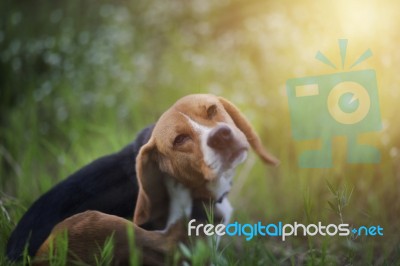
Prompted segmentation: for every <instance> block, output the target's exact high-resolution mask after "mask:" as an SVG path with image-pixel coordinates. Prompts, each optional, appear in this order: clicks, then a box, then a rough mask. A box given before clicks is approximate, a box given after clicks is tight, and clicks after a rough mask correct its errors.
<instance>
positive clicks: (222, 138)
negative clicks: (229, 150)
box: [207, 125, 233, 149]
mask: <svg viewBox="0 0 400 266" xmlns="http://www.w3.org/2000/svg"><path fill="white" fill-rule="evenodd" d="M232 141H233V134H232V130H231V129H230V128H229V127H228V126H226V125H220V126H218V127H216V128H214V129H213V130H212V131H211V132H210V135H209V136H208V140H207V145H208V146H210V147H211V148H214V149H223V148H226V147H227V145H229V144H231V143H232Z"/></svg>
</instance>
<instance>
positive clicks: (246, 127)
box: [218, 97, 279, 165]
mask: <svg viewBox="0 0 400 266" xmlns="http://www.w3.org/2000/svg"><path fill="white" fill-rule="evenodd" d="M218 99H219V101H220V102H221V103H222V105H223V106H224V108H225V110H226V111H227V112H228V114H229V115H230V116H231V118H232V119H233V122H235V125H236V126H237V127H238V128H239V129H240V130H241V131H242V132H243V133H244V135H245V136H246V138H247V141H248V142H249V143H250V145H251V147H252V148H253V149H254V151H255V152H256V153H257V154H258V156H260V158H261V159H262V160H263V161H264V162H265V163H268V164H272V165H278V164H279V160H278V159H276V158H275V157H274V156H272V155H271V154H269V153H268V152H267V150H266V149H265V148H264V147H263V145H262V143H261V140H260V137H259V136H258V135H257V133H256V132H255V131H254V129H253V127H252V126H251V124H250V122H249V121H248V120H247V119H246V117H244V115H242V113H241V112H240V110H239V109H238V108H237V107H236V106H235V105H233V104H232V103H231V102H229V101H228V100H226V99H224V98H222V97H218Z"/></svg>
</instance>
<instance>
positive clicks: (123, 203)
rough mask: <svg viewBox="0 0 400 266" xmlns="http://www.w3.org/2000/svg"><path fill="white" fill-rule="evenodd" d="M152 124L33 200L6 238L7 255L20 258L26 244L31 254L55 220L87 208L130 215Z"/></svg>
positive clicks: (122, 215)
mask: <svg viewBox="0 0 400 266" xmlns="http://www.w3.org/2000/svg"><path fill="white" fill-rule="evenodd" d="M153 127H154V126H150V127H147V128H145V129H144V130H142V131H141V132H140V133H139V134H138V137H137V138H136V140H135V141H134V142H133V143H131V144H130V145H128V146H126V147H125V148H124V149H122V150H121V151H120V152H118V153H115V154H112V155H108V156H105V157H102V158H99V159H97V160H95V161H93V162H92V163H90V164H89V165H87V166H85V167H84V168H82V169H80V170H79V171H77V172H76V173H74V174H72V175H71V176H70V177H68V178H67V179H66V180H64V181H62V182H61V183H59V184H58V185H56V186H55V187H54V188H52V189H51V190H50V191H48V192H47V193H46V194H44V195H43V196H41V197H40V198H39V199H38V200H36V201H35V202H34V203H33V204H32V206H31V207H30V208H29V210H28V211H27V212H26V213H25V214H24V216H23V217H22V218H21V220H20V221H19V223H18V225H17V227H16V228H15V229H14V231H13V233H12V234H11V236H10V239H9V240H8V245H7V256H8V258H9V259H11V260H17V259H19V258H20V257H21V256H22V253H23V250H24V247H25V245H26V244H27V245H28V254H29V255H30V256H34V255H35V253H36V251H37V250H38V248H39V247H40V245H41V244H42V243H43V242H44V241H45V239H46V238H47V237H48V235H49V234H50V232H51V230H52V229H53V227H54V226H55V225H56V224H57V223H59V222H61V221H62V220H64V219H65V218H67V217H70V216H72V215H74V214H77V213H80V212H84V211H86V210H98V211H101V212H104V213H108V214H112V215H116V216H120V217H132V216H133V212H134V209H135V203H136V198H137V194H138V184H137V178H136V170H135V164H134V162H135V158H136V156H137V154H138V153H139V150H140V148H141V147H142V146H143V145H144V144H146V143H147V142H148V140H149V139H150V136H151V132H152V130H153ZM149 229H151V228H149Z"/></svg>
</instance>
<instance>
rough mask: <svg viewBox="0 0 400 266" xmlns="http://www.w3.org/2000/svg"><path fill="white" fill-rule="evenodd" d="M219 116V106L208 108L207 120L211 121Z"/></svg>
mask: <svg viewBox="0 0 400 266" xmlns="http://www.w3.org/2000/svg"><path fill="white" fill-rule="evenodd" d="M216 114H217V106H216V105H215V104H213V105H211V106H210V107H208V108H207V118H208V119H211V118H213V117H214V116H215V115H216Z"/></svg>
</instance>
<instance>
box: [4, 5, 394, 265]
mask: <svg viewBox="0 0 400 266" xmlns="http://www.w3.org/2000/svg"><path fill="white" fill-rule="evenodd" d="M196 3H197V4H195V2H187V3H186V2H182V3H181V2H178V1H172V2H165V3H164V2H163V3H160V2H159V1H144V2H143V3H138V2H137V1H113V2H109V1H105V0H101V1H94V0H89V1H75V0H72V1H62V2H60V1H57V2H54V3H53V2H51V3H49V2H47V1H42V0H39V1H36V2H35V4H29V3H17V2H15V1H3V2H1V4H0V10H1V11H0V13H1V19H0V26H1V27H0V73H1V76H0V265H7V264H9V262H8V261H7V260H6V258H5V255H4V252H3V251H4V250H5V246H6V240H7V239H8V237H9V235H10V233H11V231H12V230H13V228H14V227H15V225H16V224H17V222H18V221H19V219H20V218H21V216H22V215H23V214H24V212H25V211H26V210H27V209H28V208H29V206H30V205H31V204H32V202H33V201H34V200H35V199H37V198H38V197H39V196H40V195H41V194H43V193H44V192H46V191H47V190H49V189H50V188H51V187H52V186H54V185H55V184H56V183H57V182H59V181H60V180H62V179H64V178H65V177H67V176H68V175H70V174H71V173H73V172H74V171H76V170H77V169H79V168H80V167H82V166H83V165H85V164H87V163H89V162H91V161H92V160H94V159H96V158H98V157H99V156H101V155H104V154H109V153H111V152H114V151H117V150H119V149H120V148H122V147H123V146H124V145H126V144H127V143H129V142H130V141H132V140H133V139H134V137H135V135H136V133H137V132H138V131H139V130H140V129H141V128H143V127H145V126H146V125H148V124H150V123H153V122H155V121H156V119H157V118H158V117H159V115H160V114H162V112H163V111H164V110H166V109H167V108H168V107H169V106H170V105H171V104H173V103H174V102H175V101H176V100H177V99H178V98H180V97H181V96H183V95H186V94H189V93H200V92H201V93H215V94H218V95H222V96H224V97H226V98H227V99H229V100H231V101H232V102H234V103H235V104H237V105H238V107H239V108H240V109H241V110H242V111H243V112H244V113H245V115H246V116H247V117H248V118H249V119H250V120H251V122H252V123H253V124H254V126H255V127H256V129H257V131H258V132H259V134H260V136H261V138H262V140H263V143H264V144H265V145H266V146H267V147H268V148H269V150H270V151H271V153H273V154H275V155H276V156H277V157H278V158H279V159H280V160H281V165H280V166H279V167H278V168H270V167H266V166H264V165H262V163H261V162H260V161H259V160H258V158H256V157H255V155H254V154H251V155H250V157H249V159H248V160H247V161H246V162H245V163H244V165H242V166H241V167H240V168H239V169H238V172H237V176H236V179H235V183H234V190H233V191H232V193H231V194H230V199H231V201H232V203H233V206H234V207H235V210H236V211H235V214H234V217H233V219H234V220H238V221H239V222H241V223H247V222H248V223H255V222H257V221H262V222H264V223H269V222H274V223H275V222H278V221H282V222H284V223H294V222H295V221H297V222H299V223H304V224H309V223H316V222H318V221H321V222H322V223H324V224H329V223H334V224H339V223H341V222H344V223H349V224H350V225H351V226H355V227H357V226H360V225H367V226H370V225H381V226H382V227H383V228H384V236H383V237H378V236H377V237H358V238H352V237H349V238H346V237H339V236H336V237H322V236H313V237H311V236H310V237H303V236H297V237H290V238H288V239H287V240H286V241H284V242H283V241H281V240H280V239H278V238H276V237H256V238H255V239H253V240H251V241H245V239H244V238H243V237H236V238H230V237H225V238H224V239H223V241H222V245H221V247H220V248H219V249H218V251H212V252H211V251H210V250H209V247H208V246H207V245H206V244H204V243H203V244H202V242H199V243H197V242H195V243H193V246H192V247H190V248H189V249H188V250H187V251H184V252H183V253H184V254H183V255H182V254H181V255H179V256H186V257H189V259H190V260H192V262H193V264H201V263H203V262H204V260H205V259H206V258H211V260H212V261H214V263H215V264H217V265H225V264H227V265H274V264H276V265H280V264H283V265H396V264H399V263H400V242H399V240H398V236H399V235H400V230H399V228H398V226H397V225H398V214H399V213H400V200H399V196H398V195H399V189H398V188H399V185H400V184H399V183H400V182H399V171H400V168H399V165H400V152H399V150H400V140H399V137H398V136H399V131H400V127H399V124H398V122H397V121H398V115H397V114H398V112H399V111H400V109H399V106H398V104H397V103H398V101H399V100H400V94H399V93H398V88H397V87H396V86H397V85H396V84H399V82H400V77H399V75H398V73H397V71H396V69H399V67H400V63H399V61H398V60H397V59H396V58H397V57H396V55H397V54H398V52H397V50H398V48H397V45H396V41H395V40H397V39H398V36H397V35H398V32H399V28H398V27H399V26H398V25H400V21H399V18H398V16H397V15H396V14H395V12H394V11H393V10H398V7H399V6H398V3H397V2H395V1H384V3H382V4H380V5H379V8H377V7H376V6H374V5H375V4H374V3H372V2H371V3H369V2H368V3H365V6H360V7H357V8H356V7H354V6H351V5H350V6H348V7H347V4H346V7H345V6H344V5H345V4H343V3H341V2H340V1H338V2H337V3H335V4H333V3H329V4H326V3H322V2H315V1H308V0H305V1H300V2H296V3H293V1H279V2H276V1H257V0H256V1H242V0H233V1H227V2H226V1H225V2H221V3H220V2H218V3H217V2H215V1H202V2H201V3H200V2H196ZM369 7H371V10H374V12H373V13H374V15H373V16H369V15H365V14H364V13H362V12H364V11H365V10H367V11H368V10H369V9H368V8H369ZM337 10H340V12H339V11H337ZM349 10H350V11H354V12H353V13H357V14H364V15H363V18H365V19H364V20H363V23H356V21H354V20H351V19H356V18H357V16H354V17H352V16H348V15H349V14H350V13H351V12H350V13H349V14H347V11H349ZM345 11H346V12H345ZM350 15H351V14H350ZM373 19H376V21H375V20H373ZM369 20H371V21H372V23H370V24H368V23H367V22H368V21H369ZM332 21H334V22H337V23H333V22H332ZM347 22H348V23H347ZM364 22H365V23H364ZM367 26H368V27H367ZM357 27H358V28H357ZM365 27H367V28H365ZM339 38H348V39H349V47H348V54H347V56H348V58H349V62H350V61H352V60H353V59H355V58H357V56H359V55H360V54H361V52H363V51H364V50H366V49H367V48H370V49H371V50H372V51H373V53H374V56H373V57H372V58H371V59H368V60H367V61H366V62H365V63H363V64H364V65H362V66H361V64H360V69H364V68H372V69H375V70H376V73H377V79H378V87H379V97H380V107H381V116H382V120H383V130H382V131H380V132H373V133H366V134H364V135H363V136H361V137H362V140H363V141H365V142H371V143H374V145H375V146H377V147H378V148H379V149H380V151H381V155H382V159H381V162H380V163H379V164H359V165H350V164H348V163H347V162H346V161H345V155H346V139H345V138H344V137H340V136H339V137H337V138H334V140H333V143H334V145H333V147H334V148H333V158H334V167H333V168H330V169H302V168H299V167H298V164H297V163H298V162H297V159H298V156H299V154H300V152H301V151H302V150H305V149H307V148H310V147H313V146H315V145H316V143H315V142H312V141H311V142H304V143H297V142H296V141H294V140H293V137H292V135H291V125H290V117H289V108H288V103H287V97H286V93H285V82H286V80H287V79H289V78H294V77H303V76H308V75H310V76H312V75H313V76H314V75H319V74H327V73H334V72H336V71H337V70H333V69H330V68H327V67H325V66H323V65H321V63H320V62H318V61H317V60H314V56H315V53H316V52H317V51H318V50H320V51H322V52H324V53H325V54H327V55H328V56H329V58H331V59H332V58H333V59H332V60H333V61H335V63H336V62H339V61H337V60H340V58H339V55H338V51H337V39H339ZM304 119H309V118H307V117H305V118H304ZM111 249H112V248H111V246H108V248H106V250H105V253H104V254H103V255H104V256H103V257H102V258H99V264H102V263H103V262H104V263H105V264H106V262H107V256H108V254H109V252H110V250H111ZM215 252H216V253H215ZM185 253H186V254H185ZM138 256H139V255H138V254H135V253H133V254H132V258H131V261H132V265H134V264H135V263H136V262H137V260H138ZM179 256H178V255H177V257H176V258H175V261H176V260H177V258H178V257H179ZM25 259H26V260H29V258H25ZM55 259H57V258H55ZM60 261H61V262H62V261H63V259H62V256H61V257H60ZM100 262H101V263H100ZM16 265H21V263H19V264H16Z"/></svg>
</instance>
